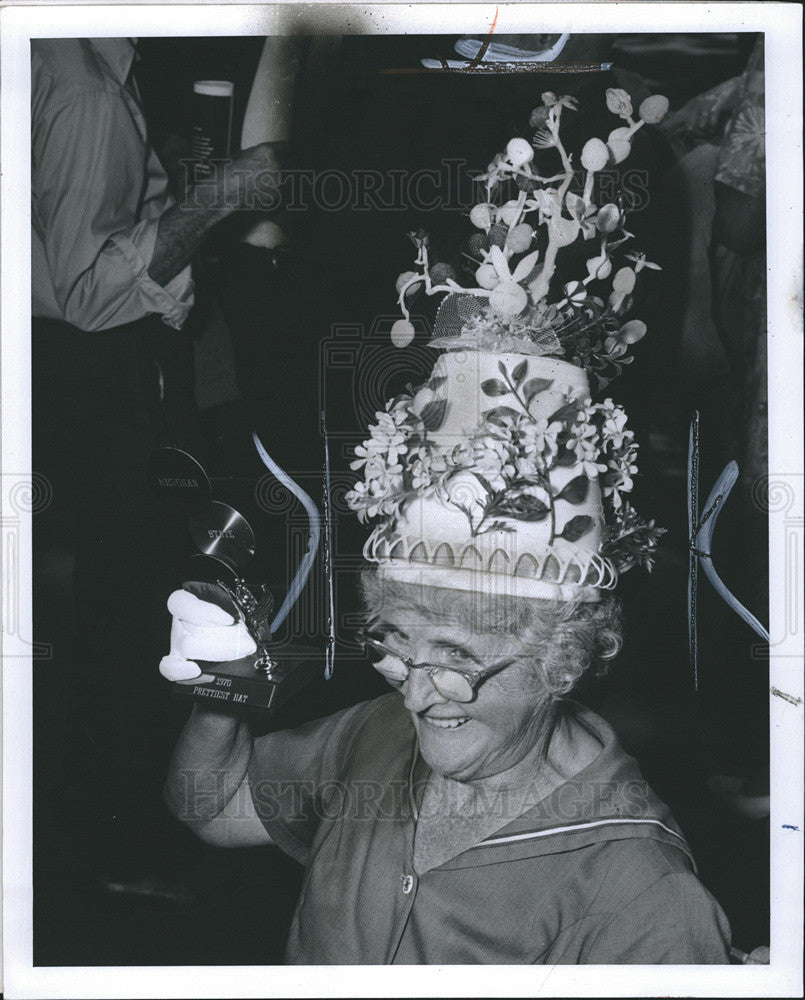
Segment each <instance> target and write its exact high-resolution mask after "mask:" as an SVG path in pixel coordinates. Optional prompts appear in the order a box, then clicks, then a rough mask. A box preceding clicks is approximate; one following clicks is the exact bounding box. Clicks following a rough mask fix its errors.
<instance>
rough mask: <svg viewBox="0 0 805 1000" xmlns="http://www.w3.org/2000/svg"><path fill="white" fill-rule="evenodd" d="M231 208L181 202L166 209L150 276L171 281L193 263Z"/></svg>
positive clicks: (160, 282) (152, 258)
mask: <svg viewBox="0 0 805 1000" xmlns="http://www.w3.org/2000/svg"><path fill="white" fill-rule="evenodd" d="M231 211H232V210H231V209H226V208H201V207H198V206H195V207H193V208H192V209H188V208H181V207H180V206H179V205H173V206H172V207H171V208H168V209H166V210H165V211H164V212H163V213H162V215H161V216H160V218H159V225H158V226H157V238H156V242H155V243H154V253H153V256H152V257H151V263H150V265H149V266H148V277H149V278H151V279H152V280H153V281H155V282H156V283H157V284H158V285H163V286H164V285H167V284H168V282H169V281H171V280H172V279H173V278H175V277H176V275H177V274H179V272H180V271H181V270H183V269H184V268H185V267H186V266H187V265H188V264H189V263H190V260H191V258H192V257H193V254H195V252H196V251H197V250H198V248H199V246H200V245H201V241H202V240H203V239H204V237H205V236H206V235H207V233H208V232H209V231H210V229H212V227H213V226H214V225H215V224H216V223H217V222H220V221H221V219H223V218H225V217H226V216H227V215H228V214H229V213H230V212H231Z"/></svg>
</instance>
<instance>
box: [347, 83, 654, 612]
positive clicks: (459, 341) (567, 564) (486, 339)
mask: <svg viewBox="0 0 805 1000" xmlns="http://www.w3.org/2000/svg"><path fill="white" fill-rule="evenodd" d="M542 100H543V105H542V107H540V108H537V109H536V110H535V111H534V112H533V113H532V116H531V124H532V126H533V127H534V128H535V129H536V132H535V134H534V136H533V138H532V140H531V142H529V141H527V140H526V139H522V138H514V139H512V140H511V141H510V142H509V143H508V145H507V147H506V151H505V153H502V154H499V155H498V156H496V157H495V159H494V160H493V161H492V163H491V164H490V165H489V167H488V169H487V171H486V173H485V174H483V175H482V177H481V178H480V180H481V181H482V182H483V183H484V184H485V196H484V200H483V201H482V202H480V203H479V204H477V205H475V206H474V208H473V209H472V211H471V212H470V221H471V222H472V223H473V225H474V226H475V228H476V232H475V234H474V235H473V236H471V237H470V239H469V241H468V246H467V248H466V252H465V254H464V257H465V259H467V260H470V261H471V263H472V273H473V274H474V279H475V284H474V285H466V286H465V285H461V284H459V283H458V281H457V280H456V275H455V273H454V272H453V269H452V268H450V267H448V266H447V265H445V264H435V265H434V264H432V263H431V262H430V260H429V241H428V237H427V235H426V234H425V233H424V232H423V231H421V230H420V231H419V232H416V233H411V234H410V235H411V238H412V241H413V242H414V244H415V246H416V248H417V256H416V263H415V267H416V270H412V271H408V272H405V273H403V274H401V275H400V277H399V279H398V281H397V291H398V293H399V304H400V307H401V310H402V313H403V318H402V319H400V320H398V321H397V322H396V323H395V324H394V326H393V328H392V331H391V336H392V340H393V342H394V343H395V344H397V346H400V347H404V346H406V345H407V344H408V343H410V341H411V340H412V338H413V335H414V329H413V326H412V324H411V322H410V314H409V310H408V301H409V298H410V296H411V295H412V294H413V293H415V292H416V291H423V290H424V291H425V292H426V293H427V294H428V295H435V294H440V293H447V296H446V298H445V299H444V300H443V302H442V304H441V305H440V307H439V310H438V313H437V316H436V322H435V326H434V336H433V338H432V340H431V342H430V346H432V347H434V348H436V349H439V350H441V351H442V353H441V354H440V355H439V357H438V358H437V360H436V363H435V365H434V367H433V371H432V373H431V376H430V378H429V379H428V381H427V382H426V383H425V384H424V385H423V386H421V387H420V388H419V389H417V390H412V391H409V392H407V393H403V394H402V395H400V396H397V397H395V398H394V399H392V400H389V402H388V403H387V404H386V409H385V411H383V412H379V413H378V414H377V420H378V422H377V424H375V425H372V426H371V427H370V433H371V437H370V438H369V439H368V440H366V441H364V443H363V445H361V446H359V447H358V448H357V449H356V459H355V461H354V462H353V463H352V468H353V469H355V470H358V469H360V470H362V474H363V478H362V480H360V481H359V482H358V483H356V485H355V488H354V489H353V490H352V491H351V492H350V493H349V494H348V496H347V500H348V502H349V504H350V506H351V507H352V509H353V510H355V511H356V512H357V514H358V517H359V518H360V519H361V520H363V521H369V520H377V521H378V523H377V525H376V527H375V528H374V530H373V532H372V534H371V535H370V537H369V539H368V540H367V543H366V545H365V547H364V555H365V557H366V559H367V560H369V561H370V562H373V563H376V564H377V565H378V568H379V572H380V574H381V575H382V576H383V577H386V578H388V579H394V580H400V581H408V582H413V583H419V584H423V585H426V586H438V587H448V588H452V589H455V590H461V591H471V592H479V593H484V594H500V595H512V596H519V597H527V598H537V599H548V600H551V599H553V600H560V601H597V600H599V599H600V596H601V593H602V592H603V591H607V590H611V589H613V588H614V587H615V585H616V583H617V580H618V574H619V573H621V572H624V571H625V570H627V569H629V568H631V567H632V566H634V565H642V566H643V567H644V568H646V569H649V570H650V569H651V566H652V561H653V556H654V552H655V549H656V545H657V541H658V539H659V537H660V536H661V534H662V533H663V529H661V528H657V527H655V525H654V522H653V521H648V522H646V521H644V520H643V519H642V518H641V517H640V516H639V515H638V514H637V512H636V511H635V510H634V509H633V508H632V507H631V505H630V504H629V503H628V501H627V499H626V497H627V495H628V493H629V492H630V491H631V489H632V486H633V477H634V475H635V474H636V472H637V465H636V457H637V445H636V443H635V441H634V434H633V432H632V431H631V430H629V429H628V428H627V426H626V414H625V413H624V411H623V409H622V408H621V407H619V406H617V405H616V404H615V403H614V402H613V401H612V400H611V399H609V398H607V399H604V400H603V401H602V402H593V399H592V396H591V382H592V383H593V386H592V388H593V389H595V390H596V391H600V390H601V389H602V388H603V387H604V386H606V385H607V384H608V383H609V382H610V381H611V380H612V378H614V377H615V376H616V375H617V374H618V373H619V372H620V371H621V369H622V368H623V366H624V365H626V364H629V363H631V361H632V358H631V357H630V356H629V354H628V351H629V348H630V347H631V345H632V344H634V343H636V342H637V341H638V340H640V339H641V338H642V337H643V336H644V334H645V332H646V327H645V324H643V323H642V322H641V321H640V320H635V319H633V320H630V321H628V322H624V318H623V317H624V314H625V313H626V312H627V311H628V309H629V308H630V306H631V293H632V291H633V289H634V287H635V282H636V280H637V276H638V274H639V273H640V272H641V271H642V270H644V269H654V270H659V268H658V266H657V265H656V264H652V263H650V262H648V261H646V259H645V257H644V256H643V255H642V254H639V253H631V254H629V253H626V254H624V262H623V263H622V264H621V266H617V264H616V261H615V256H616V252H619V250H620V248H621V247H622V245H623V244H624V243H626V242H627V241H628V240H629V239H631V234H630V233H629V232H627V230H626V229H625V216H624V213H623V211H622V209H621V207H620V206H619V205H616V204H612V203H610V204H605V205H603V206H598V205H596V204H595V203H594V202H593V187H594V178H595V174H596V173H597V172H599V171H600V170H603V169H604V168H605V167H607V166H608V165H609V164H613V163H620V162H621V161H622V160H624V159H625V158H626V156H628V154H629V152H630V142H631V137H632V136H633V135H634V133H635V132H636V131H637V130H638V129H639V128H641V127H642V126H643V124H644V123H646V122H649V123H655V122H657V121H659V120H660V119H661V118H662V117H663V115H664V114H665V113H666V111H667V108H668V102H667V101H666V99H665V98H664V97H659V96H658V97H651V98H648V99H647V100H646V101H644V102H643V104H641V106H640V109H639V117H638V120H634V119H633V118H632V114H633V111H632V104H631V101H630V99H629V95H628V94H627V93H626V92H625V91H622V90H609V91H607V105H608V107H609V109H610V110H611V111H612V112H613V113H614V114H616V115H619V116H620V117H621V118H622V119H624V121H626V122H627V125H626V126H624V127H619V128H616V129H614V130H613V131H612V132H611V133H610V135H609V137H608V139H607V141H606V142H604V141H603V140H601V139H597V138H592V139H590V140H588V142H587V143H586V144H585V145H584V148H583V149H582V151H581V157H580V159H581V166H582V168H583V170H582V172H581V173H582V176H583V185H581V190H580V192H579V193H576V192H574V191H571V190H570V188H571V185H572V184H573V182H574V179H575V174H574V166H573V161H572V157H571V155H570V153H568V152H567V150H566V149H565V147H564V146H563V144H562V140H561V137H560V125H561V116H562V113H563V110H565V109H566V110H567V111H570V112H573V111H575V110H576V103H575V101H574V99H573V98H570V97H559V98H557V97H556V96H555V95H554V94H551V93H546V94H543V95H542ZM535 148H536V149H537V150H545V151H548V150H552V151H555V152H553V153H552V154H548V153H544V154H543V153H541V154H540V155H542V156H548V155H553V156H556V155H558V157H559V160H560V168H559V169H558V170H557V169H556V165H555V164H554V165H553V166H551V167H550V168H543V167H540V170H543V169H544V170H548V169H549V170H550V176H543V175H542V174H541V173H540V172H539V170H538V169H537V166H536V164H535ZM515 185H516V189H517V190H518V192H519V193H518V195H517V197H516V198H514V199H510V200H506V188H507V187H508V188H511V187H512V186H515ZM579 239H581V240H584V241H588V242H590V244H591V251H590V257H589V258H588V260H587V262H586V272H587V273H586V276H584V277H582V278H580V279H579V280H575V281H570V282H568V283H567V284H565V285H564V287H563V290H562V292H561V293H560V294H559V295H558V297H557V296H556V295H555V293H554V296H553V297H554V301H553V302H549V301H548V298H549V295H550V293H551V291H552V279H554V276H555V272H556V267H557V257H558V256H559V255H560V253H561V251H562V249H563V248H564V247H566V246H569V245H570V244H571V243H574V242H575V241H576V240H579ZM538 243H539V247H537V248H535V247H536V245H537V244H538Z"/></svg>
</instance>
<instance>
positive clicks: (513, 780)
mask: <svg viewBox="0 0 805 1000" xmlns="http://www.w3.org/2000/svg"><path fill="white" fill-rule="evenodd" d="M364 589H365V594H366V601H367V606H368V609H369V615H370V620H371V622H372V626H371V630H370V631H368V632H367V634H366V635H365V637H364V642H365V648H366V650H367V652H368V654H369V656H370V658H371V660H372V662H373V664H374V666H375V668H376V669H377V670H379V671H380V672H381V673H382V674H383V676H384V677H386V678H387V680H388V681H389V683H390V685H391V686H392V687H393V688H394V690H393V691H392V692H391V693H389V694H388V695H385V696H383V697H380V698H377V699H376V700H373V701H370V702H366V703H363V704H360V705H356V706H354V707H352V708H349V709H347V710H346V711H343V712H340V713H338V714H336V715H334V716H331V717H329V718H325V719H321V720H318V721H316V722H313V723H310V724H308V725H306V726H303V727H302V728H301V729H298V730H295V731H292V732H277V733H270V734H268V735H265V736H261V737H259V738H256V739H253V738H252V736H251V734H250V731H249V726H248V724H247V723H246V722H243V721H238V720H237V719H236V718H235V717H233V716H231V715H225V714H218V713H216V712H214V711H210V710H207V709H205V708H202V707H200V706H197V707H196V708H194V710H193V714H192V716H191V719H190V721H189V722H188V725H187V727H186V729H185V731H184V733H183V735H182V737H181V739H180V741H179V744H178V746H177V749H176V752H175V756H174V760H173V764H172V768H171V775H170V778H169V781H168V785H167V800H168V803H169V805H170V807H171V809H172V811H173V812H174V814H175V815H176V816H177V817H179V818H180V819H182V820H184V821H185V822H187V823H188V824H189V825H190V826H191V827H192V828H193V829H195V831H196V832H197V834H198V835H199V836H200V837H201V838H202V839H204V840H205V841H207V842H209V843H212V844H216V845H219V846H246V845H258V844H272V843H273V844H276V845H277V846H278V847H280V848H281V849H282V850H284V851H286V852H287V853H288V854H290V855H291V856H292V857H294V858H295V859H296V860H298V861H299V862H300V863H302V864H303V865H305V866H306V868H307V872H306V877H305V883H304V887H303V890H302V894H301V897H300V900H299V902H298V905H297V909H296V914H295V916H294V920H293V926H292V928H291V933H290V938H289V941H288V946H287V956H286V957H287V961H288V962H292V963H302V964H337V963H345V964H358V963H368V964H384V963H409V964H411V963H433V964H445V963H458V964H467V963H531V962H534V963H545V964H554V963H599V964H603V963H639V964H649V963H661V962H662V963H684V964H697V963H718V962H725V961H727V951H728V938H729V929H728V926H727V923H726V919H725V917H724V915H723V913H722V912H721V910H720V909H719V907H718V904H717V903H716V902H715V900H714V899H713V898H712V896H710V894H709V893H708V892H707V891H706V890H705V889H704V887H703V886H702V885H701V884H700V882H699V881H698V880H697V878H696V875H695V866H694V863H693V859H692V857H691V855H690V850H689V848H688V846H687V844H686V842H685V840H684V837H683V836H682V834H681V831H680V830H679V828H678V827H677V825H676V823H675V822H674V820H673V818H672V817H671V815H670V813H669V810H668V808H667V807H666V806H665V805H664V804H663V803H662V802H660V801H659V800H658V799H657V797H656V796H655V795H654V794H653V792H652V791H651V789H650V788H649V787H648V786H647V785H646V783H645V781H644V780H643V778H642V776H641V774H640V771H639V769H638V767H637V765H636V764H635V762H634V761H633V760H632V759H631V758H629V757H628V756H626V754H625V753H624V752H623V751H622V750H621V748H620V747H619V745H618V742H617V739H616V737H615V735H614V733H613V731H612V730H611V729H610V727H609V726H608V725H607V724H606V723H605V722H603V720H601V719H600V718H598V717H597V716H596V715H594V714H593V713H592V712H590V711H588V710H587V709H585V708H583V707H582V706H581V705H579V704H577V703H574V702H572V701H570V700H567V699H566V698H564V697H563V695H564V693H565V692H567V691H568V690H569V689H570V688H571V687H572V685H573V684H574V683H575V681H576V680H577V679H578V678H579V676H580V675H581V674H582V673H583V672H584V670H585V669H586V668H590V667H593V668H594V667H595V666H597V665H599V664H601V663H603V662H604V661H605V660H606V659H608V658H610V657H612V656H613V655H614V654H615V652H616V651H617V649H618V647H619V642H620V631H619V614H618V604H617V601H616V599H615V598H612V597H610V598H609V599H608V600H605V601H602V602H600V603H598V604H586V605H576V606H574V605H572V604H567V603H563V604H559V603H551V602H547V601H542V602H537V601H533V600H525V599H500V598H495V597H492V598H488V599H481V600H480V601H479V600H477V599H476V595H474V594H466V593H461V592H457V591H451V590H447V589H443V588H427V589H425V588H424V587H419V588H418V587H416V586H412V585H409V584H404V583H403V584H398V583H386V584H383V583H382V582H381V580H380V579H379V577H378V576H377V574H376V573H370V572H367V573H366V574H365V575H364ZM173 607H174V610H175V611H179V612H180V613H181V614H183V615H184V621H185V622H188V623H190V624H187V625H185V626H183V629H184V631H185V633H186V638H185V640H184V646H183V649H184V651H185V652H187V653H188V654H192V655H195V656H197V657H198V658H215V659H219V658H221V657H223V656H224V655H225V654H226V653H227V648H226V643H229V644H230V645H229V655H230V656H232V657H233V658H234V657H236V656H237V655H238V653H239V652H240V651H242V650H243V648H244V643H248V638H244V636H243V635H242V634H241V633H240V629H239V627H238V625H236V624H229V625H218V626H215V625H212V624H209V623H211V622H213V621H225V620H226V618H225V617H224V616H225V615H226V612H223V611H221V610H220V609H219V608H217V607H215V606H214V605H213V604H210V603H207V602H202V601H199V600H198V599H197V598H196V597H194V596H192V595H191V594H189V593H182V594H181V595H177V596H176V597H175V598H174V600H173ZM230 621H231V618H230ZM205 622H206V623H208V624H204V623H205ZM193 623H197V624H193ZM227 632H228V633H231V635H229V636H226V633H227ZM246 648H248V646H247V647H246Z"/></svg>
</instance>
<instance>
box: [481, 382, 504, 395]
mask: <svg viewBox="0 0 805 1000" xmlns="http://www.w3.org/2000/svg"><path fill="white" fill-rule="evenodd" d="M481 391H482V392H483V394H484V395H485V396H508V394H509V391H510V390H509V387H508V386H507V385H504V384H503V382H501V381H500V379H499V378H488V379H486V380H485V381H483V382H481Z"/></svg>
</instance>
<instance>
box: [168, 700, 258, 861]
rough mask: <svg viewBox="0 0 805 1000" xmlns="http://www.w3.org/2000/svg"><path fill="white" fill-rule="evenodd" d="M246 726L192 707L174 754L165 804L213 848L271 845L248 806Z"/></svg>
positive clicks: (250, 804)
mask: <svg viewBox="0 0 805 1000" xmlns="http://www.w3.org/2000/svg"><path fill="white" fill-rule="evenodd" d="M252 746H253V744H252V734H251V731H250V730H249V726H248V723H246V722H244V721H242V720H240V719H237V718H235V717H233V716H231V715H225V714H222V713H220V712H211V711H209V710H207V709H204V708H201V707H200V706H198V705H196V706H194V708H193V711H192V713H191V715H190V718H189V719H188V721H187V725H186V726H185V727H184V730H183V731H182V735H181V736H180V737H179V742H178V743H177V744H176V749H175V750H174V752H173V758H172V760H171V765H170V769H169V772H168V778H167V781H166V783H165V802H166V804H167V806H168V809H170V811H171V812H172V813H173V815H174V816H175V817H176V818H177V819H178V820H181V821H182V822H183V823H185V824H186V825H187V826H189V827H190V829H191V830H193V831H194V832H195V833H196V835H197V836H198V837H200V838H201V839H202V840H203V841H205V842H206V843H208V844H213V845H215V846H216V847H254V846H259V845H261V844H270V843H271V838H270V837H269V836H268V833H267V832H266V829H265V827H264V826H263V824H262V823H261V822H260V819H259V818H258V816H257V813H256V812H255V809H254V804H253V802H252V795H251V790H250V788H249V780H248V777H247V774H246V772H247V769H248V766H249V761H250V760H251V755H252Z"/></svg>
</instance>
